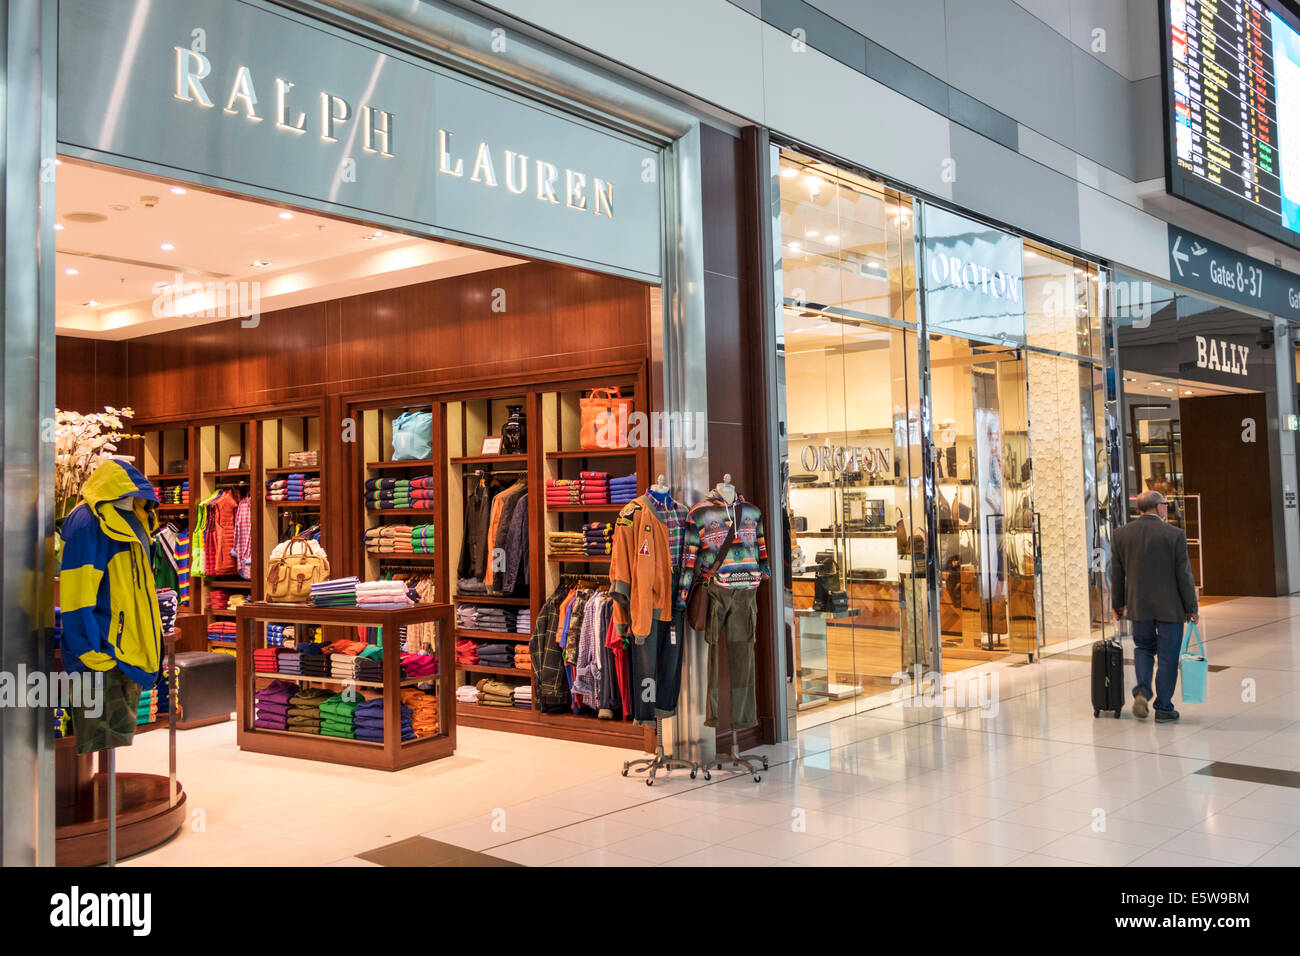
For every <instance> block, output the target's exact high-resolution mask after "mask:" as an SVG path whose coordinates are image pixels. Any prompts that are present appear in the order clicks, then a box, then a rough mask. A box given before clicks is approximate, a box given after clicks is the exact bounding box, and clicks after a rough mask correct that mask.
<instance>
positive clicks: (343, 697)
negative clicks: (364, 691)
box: [320, 691, 359, 739]
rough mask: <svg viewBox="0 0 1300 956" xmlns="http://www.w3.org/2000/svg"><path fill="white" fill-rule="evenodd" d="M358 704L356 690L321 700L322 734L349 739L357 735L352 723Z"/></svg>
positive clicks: (323, 735)
mask: <svg viewBox="0 0 1300 956" xmlns="http://www.w3.org/2000/svg"><path fill="white" fill-rule="evenodd" d="M358 706H359V702H358V701H357V695H356V691H344V692H343V693H341V694H335V695H334V696H333V697H329V698H327V699H325V700H323V701H321V703H320V719H321V723H320V732H321V736H322V737H347V738H348V739H352V738H353V737H355V736H356V730H355V728H354V727H353V724H352V717H353V714H355V713H356V710H357V707H358Z"/></svg>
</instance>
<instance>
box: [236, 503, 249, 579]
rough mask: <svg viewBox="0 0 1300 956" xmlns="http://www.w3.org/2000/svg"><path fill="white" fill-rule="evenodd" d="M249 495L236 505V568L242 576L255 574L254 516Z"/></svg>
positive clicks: (246, 576) (247, 576)
mask: <svg viewBox="0 0 1300 956" xmlns="http://www.w3.org/2000/svg"><path fill="white" fill-rule="evenodd" d="M251 512H252V509H251V508H250V507H249V504H248V497H247V496H245V497H243V498H242V499H240V502H239V504H238V505H236V506H235V570H236V571H237V572H238V574H239V576H240V577H241V578H250V577H252V576H253V518H252V514H251Z"/></svg>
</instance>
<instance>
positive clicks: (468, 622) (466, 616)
mask: <svg viewBox="0 0 1300 956" xmlns="http://www.w3.org/2000/svg"><path fill="white" fill-rule="evenodd" d="M512 624H513V622H512V620H511V618H510V615H509V613H508V612H507V611H506V609H505V608H503V607H495V606H490V605H483V604H460V605H457V607H456V626H457V627H459V628H461V629H462V630H466V631H500V632H502V633H508V632H510V631H511V630H513V627H512Z"/></svg>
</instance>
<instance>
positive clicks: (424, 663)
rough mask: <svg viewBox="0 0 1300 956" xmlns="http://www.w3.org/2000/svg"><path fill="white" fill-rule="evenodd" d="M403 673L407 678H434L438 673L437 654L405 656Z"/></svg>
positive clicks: (403, 657) (403, 656) (403, 658)
mask: <svg viewBox="0 0 1300 956" xmlns="http://www.w3.org/2000/svg"><path fill="white" fill-rule="evenodd" d="M402 673H403V674H405V675H406V676H407V677H434V676H436V675H437V673H438V657H437V655H436V654H403V655H402Z"/></svg>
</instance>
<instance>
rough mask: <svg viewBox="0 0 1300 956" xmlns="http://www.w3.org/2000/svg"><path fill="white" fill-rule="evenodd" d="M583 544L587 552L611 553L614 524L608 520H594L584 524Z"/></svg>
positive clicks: (592, 553)
mask: <svg viewBox="0 0 1300 956" xmlns="http://www.w3.org/2000/svg"><path fill="white" fill-rule="evenodd" d="M582 538H583V541H582V545H583V548H584V550H585V551H586V552H587V554H591V555H598V554H609V553H610V551H611V550H612V549H613V542H614V526H613V525H612V524H610V523H609V522H608V521H593V522H592V523H590V524H584V525H583V526H582Z"/></svg>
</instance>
